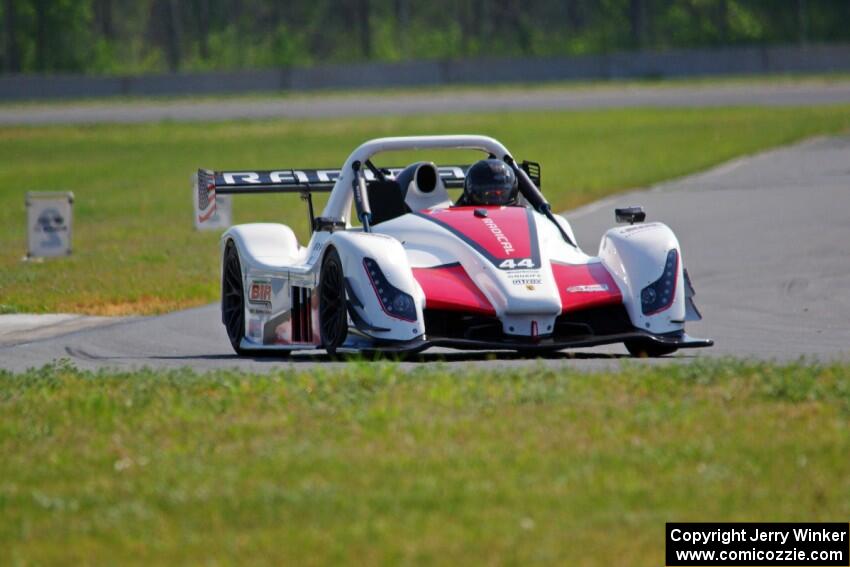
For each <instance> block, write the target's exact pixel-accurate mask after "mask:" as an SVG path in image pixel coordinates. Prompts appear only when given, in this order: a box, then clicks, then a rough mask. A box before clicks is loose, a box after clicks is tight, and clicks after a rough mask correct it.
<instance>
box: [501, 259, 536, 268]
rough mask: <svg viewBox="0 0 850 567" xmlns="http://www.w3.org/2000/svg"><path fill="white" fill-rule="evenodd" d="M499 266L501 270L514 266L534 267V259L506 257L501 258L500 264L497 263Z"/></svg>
mask: <svg viewBox="0 0 850 567" xmlns="http://www.w3.org/2000/svg"><path fill="white" fill-rule="evenodd" d="M499 268H501V269H502V270H514V269H516V268H534V261H533V260H532V259H531V258H523V259H522V260H514V259H513V258H508V259H507V260H503V261H502V263H501V264H499Z"/></svg>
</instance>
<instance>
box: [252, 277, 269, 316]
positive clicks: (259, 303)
mask: <svg viewBox="0 0 850 567" xmlns="http://www.w3.org/2000/svg"><path fill="white" fill-rule="evenodd" d="M248 305H249V307H250V308H251V309H252V310H256V311H258V312H263V313H268V312H271V310H272V283H271V281H269V280H250V283H249V285H248Z"/></svg>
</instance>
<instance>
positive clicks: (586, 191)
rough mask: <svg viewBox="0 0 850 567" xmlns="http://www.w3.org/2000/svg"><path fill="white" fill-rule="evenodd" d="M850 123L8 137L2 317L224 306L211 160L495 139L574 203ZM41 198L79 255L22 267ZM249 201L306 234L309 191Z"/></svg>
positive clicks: (618, 116)
mask: <svg viewBox="0 0 850 567" xmlns="http://www.w3.org/2000/svg"><path fill="white" fill-rule="evenodd" d="M848 127H850V106H834V107H817V108H732V109H679V110H668V109H628V110H604V111H590V112H536V113H514V114H504V113H500V114H475V115H444V116H419V117H386V118H374V117H372V118H359V119H348V120H299V121H283V120H282V121H271V122H269V121H263V122H242V123H215V124H172V123H161V124H151V125H136V126H117V125H105V126H78V127H49V128H3V129H0V156H2V157H0V160H2V161H0V165H2V167H0V241H2V243H3V246H2V247H0V311H3V312H10V311H29V312H50V311H77V312H89V313H105V314H124V313H155V312H161V311H166V310H169V309H174V308H178V307H184V306H189V305H197V304H202V303H204V302H209V301H213V300H214V299H215V298H216V297H217V293H218V281H217V280H218V265H217V262H218V259H217V238H218V237H217V235H214V234H197V233H195V232H194V231H193V230H192V224H191V216H192V212H191V195H190V192H189V175H190V174H191V173H192V171H194V170H195V169H196V168H197V167H199V166H204V167H213V168H216V169H242V168H246V169H247V168H261V169H262V168H274V167H329V166H330V167H338V166H339V165H340V164H341V163H342V161H343V160H344V159H345V157H346V156H347V155H348V153H349V152H350V151H351V150H352V149H353V148H354V147H356V146H357V145H358V144H360V143H361V142H363V141H364V140H366V139H368V138H371V137H375V136H384V135H409V134H429V133H443V134H445V133H458V132H461V133H462V132H467V133H481V134H488V135H492V136H495V137H497V138H499V139H500V140H502V141H503V142H504V143H505V144H506V145H507V146H508V147H509V148H510V149H511V150H512V151H513V152H514V154H515V155H516V156H518V157H519V158H525V159H533V160H537V161H540V162H541V163H542V165H543V178H544V181H543V184H544V191H545V193H546V194H547V195H548V197H549V199H550V201H552V203H553V205H554V206H555V207H556V209H565V208H568V207H573V206H576V205H579V204H582V203H586V202H588V201H591V200H594V199H597V198H599V197H602V196H605V195H608V194H610V193H613V192H616V191H619V190H622V189H624V188H629V187H636V186H643V185H647V184H650V183H653V182H657V181H660V180H664V179H668V178H671V177H675V176H679V175H683V174H686V173H690V172H694V171H697V170H700V169H703V168H706V167H709V166H711V165H714V164H717V163H719V162H722V161H724V160H727V159H730V158H732V157H735V156H738V155H741V154H747V153H751V152H755V151H758V150H761V149H764V148H767V147H771V146H776V145H780V144H785V143H789V142H793V141H795V140H799V139H801V138H805V137H807V136H812V135H816V134H825V133H835V132H839V131H843V130H846V129H847V128H848ZM417 157H430V158H433V159H435V160H437V161H441V160H449V161H452V162H456V161H458V156H457V155H454V156H453V157H446V156H445V155H441V154H434V155H422V154H420V155H419V156H417ZM412 159H414V158H413V156H393V157H384V158H383V161H381V160H378V161H379V163H384V164H388V163H387V162H388V161H392V162H393V163H392V165H396V164H399V163H405V162H406V161H407V160H412ZM27 190H72V191H74V192H75V193H76V197H77V200H76V205H75V211H76V212H75V226H74V231H75V234H74V250H75V253H74V255H73V256H72V257H70V258H66V259H57V260H52V261H47V262H44V263H43V264H34V263H30V264H23V263H21V262H20V258H21V257H22V256H23V254H24V251H25V248H26V243H25V229H24V193H25V192H26V191H27ZM235 208H236V220H237V222H250V221H277V222H284V223H287V224H290V223H294V225H295V226H296V227H297V228H298V229H299V230H300V232H301V235H302V237H303V236H304V235H305V226H306V223H305V216H306V215H305V212H304V207H303V206H302V204H301V203H299V202H298V199H297V197H294V196H277V197H258V196H248V197H243V198H241V199H239V200H238V201H237V203H236V204H235Z"/></svg>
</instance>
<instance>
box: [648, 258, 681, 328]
mask: <svg viewBox="0 0 850 567" xmlns="http://www.w3.org/2000/svg"><path fill="white" fill-rule="evenodd" d="M678 273H679V253H678V252H676V250H670V251H669V252H668V253H667V262H666V263H665V264H664V273H663V274H661V277H660V278H658V279H657V280H655V281H654V282H652V283H651V284H649V285H648V286H646V287H645V288H643V289H642V290H641V292H640V306H641V310H642V311H643V314H644V315H654V314H656V313H658V312H660V311H664V310H665V309H667V308H668V307H670V306H671V305H673V298H674V297H675V295H676V281H677V276H678Z"/></svg>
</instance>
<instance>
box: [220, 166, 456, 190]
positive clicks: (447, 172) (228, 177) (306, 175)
mask: <svg viewBox="0 0 850 567" xmlns="http://www.w3.org/2000/svg"><path fill="white" fill-rule="evenodd" d="M467 167H468V166H447V167H439V168H437V169H438V170H439V173H440V177H441V178H443V180H445V181H462V180H463V179H464V177H465V176H466V174H465V170H466V168H467ZM401 171H402V168H399V167H394V168H390V173H391V175H393V176H396V175H398V174H399V173H400V172H401ZM363 174H364V176H365V177H366V179H367V180H368V181H373V180H374V179H375V175H374V174H373V173H372V171H371V170H368V169H367V170H364V172H363ZM340 175H341V172H340V170H339V169H300V170H299V169H281V170H276V171H221V172H217V173H215V177H214V184H213V186H215V185H217V186H219V187H221V186H227V185H311V184H312V185H316V184H323V183H325V184H326V183H334V182H336V180H337V179H339V178H340Z"/></svg>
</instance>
